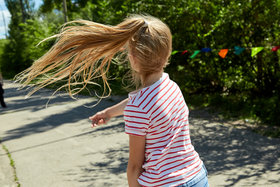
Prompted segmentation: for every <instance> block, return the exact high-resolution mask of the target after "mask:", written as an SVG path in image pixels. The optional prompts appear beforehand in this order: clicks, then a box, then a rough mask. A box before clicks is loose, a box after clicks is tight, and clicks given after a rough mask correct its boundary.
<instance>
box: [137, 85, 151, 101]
mask: <svg viewBox="0 0 280 187" xmlns="http://www.w3.org/2000/svg"><path fill="white" fill-rule="evenodd" d="M149 89H150V87H148V88H147V89H146V90H145V91H144V92H142V93H141V95H140V96H139V99H141V97H142V96H143V95H144V94H145V93H146V91H148V90H149Z"/></svg>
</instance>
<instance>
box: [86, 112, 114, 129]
mask: <svg viewBox="0 0 280 187" xmlns="http://www.w3.org/2000/svg"><path fill="white" fill-rule="evenodd" d="M89 119H90V120H91V123H92V127H97V126H99V125H102V124H106V123H107V122H108V121H109V120H110V116H109V115H108V114H107V113H106V111H104V110H103V111H101V112H97V113H96V114H95V115H93V116H91V117H89Z"/></svg>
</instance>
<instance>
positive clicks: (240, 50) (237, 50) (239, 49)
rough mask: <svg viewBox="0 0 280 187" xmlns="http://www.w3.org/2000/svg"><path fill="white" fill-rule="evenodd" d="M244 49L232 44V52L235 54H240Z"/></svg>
mask: <svg viewBox="0 0 280 187" xmlns="http://www.w3.org/2000/svg"><path fill="white" fill-rule="evenodd" d="M244 50H245V48H242V47H239V46H234V54H236V55H240V54H241V53H242V52H243V51H244Z"/></svg>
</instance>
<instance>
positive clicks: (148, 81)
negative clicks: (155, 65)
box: [141, 70, 163, 87]
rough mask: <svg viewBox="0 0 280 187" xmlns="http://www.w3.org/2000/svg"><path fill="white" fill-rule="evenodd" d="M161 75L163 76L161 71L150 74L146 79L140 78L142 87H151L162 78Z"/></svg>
mask: <svg viewBox="0 0 280 187" xmlns="http://www.w3.org/2000/svg"><path fill="white" fill-rule="evenodd" d="M162 74H163V70H162V71H159V72H156V73H153V74H150V75H149V76H148V77H143V76H141V83H142V86H143V87H147V86H151V85H152V84H154V83H155V82H157V81H158V80H159V79H160V78H161V77H162Z"/></svg>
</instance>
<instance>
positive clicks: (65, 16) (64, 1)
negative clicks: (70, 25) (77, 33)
mask: <svg viewBox="0 0 280 187" xmlns="http://www.w3.org/2000/svg"><path fill="white" fill-rule="evenodd" d="M63 13H64V22H65V23H66V22H68V17H67V6H66V0H63Z"/></svg>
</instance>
